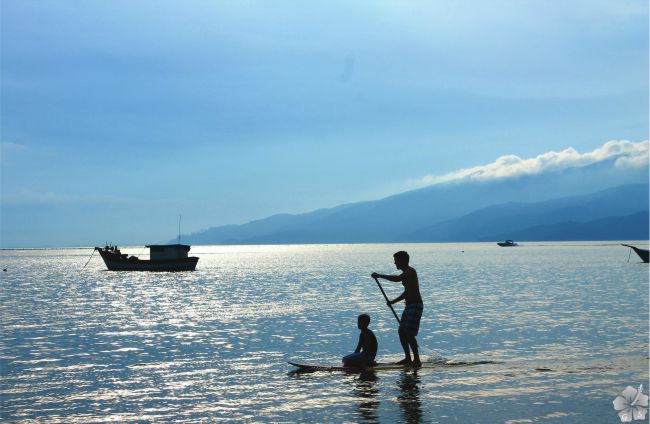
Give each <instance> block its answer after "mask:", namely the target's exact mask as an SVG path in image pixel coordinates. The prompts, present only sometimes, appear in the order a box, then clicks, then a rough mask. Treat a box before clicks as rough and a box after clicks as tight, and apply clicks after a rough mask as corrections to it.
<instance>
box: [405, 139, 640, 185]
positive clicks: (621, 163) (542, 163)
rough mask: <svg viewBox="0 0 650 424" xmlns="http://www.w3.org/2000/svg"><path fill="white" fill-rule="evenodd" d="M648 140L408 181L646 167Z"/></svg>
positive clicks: (503, 160) (505, 159)
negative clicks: (606, 165) (607, 164)
mask: <svg viewBox="0 0 650 424" xmlns="http://www.w3.org/2000/svg"><path fill="white" fill-rule="evenodd" d="M649 147H650V142H649V141H648V140H645V141H640V142H637V143H635V142H632V141H627V140H614V141H608V142H607V143H605V144H603V145H602V146H601V147H599V148H597V149H595V150H593V151H591V152H586V153H579V152H577V151H576V150H575V149H573V148H571V147H570V148H568V149H565V150H563V151H561V152H547V153H543V154H541V155H538V156H536V157H534V158H529V159H522V158H520V157H518V156H515V155H506V156H501V157H500V158H498V159H497V160H496V161H494V162H492V163H489V164H487V165H480V166H475V167H473V168H469V169H460V170H458V171H454V172H450V173H448V174H445V175H441V176H435V175H425V176H424V177H422V178H420V179H418V180H415V181H410V182H409V185H410V186H412V187H424V186H427V185H431V184H438V183H444V182H450V181H457V180H478V181H481V180H493V179H499V178H510V177H518V176H523V175H533V174H539V173H542V172H545V171H549V170H559V169H567V168H574V167H583V166H587V165H591V164H594V163H597V162H602V161H605V160H614V166H616V167H622V168H629V167H641V166H648V161H649V156H648V151H649Z"/></svg>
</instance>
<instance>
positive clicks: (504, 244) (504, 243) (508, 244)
mask: <svg viewBox="0 0 650 424" xmlns="http://www.w3.org/2000/svg"><path fill="white" fill-rule="evenodd" d="M497 244H498V245H499V246H501V247H512V246H519V245H518V244H517V243H515V242H514V241H512V240H506V241H500V242H497Z"/></svg>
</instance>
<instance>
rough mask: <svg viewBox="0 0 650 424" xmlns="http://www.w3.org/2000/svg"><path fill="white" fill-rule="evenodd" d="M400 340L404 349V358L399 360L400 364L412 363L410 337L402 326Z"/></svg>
mask: <svg viewBox="0 0 650 424" xmlns="http://www.w3.org/2000/svg"><path fill="white" fill-rule="evenodd" d="M399 342H400V343H401V344H402V349H404V359H402V360H401V361H399V362H398V364H399V365H404V364H410V363H411V352H410V351H409V337H408V335H407V334H406V331H405V330H404V329H403V328H402V327H400V329H399Z"/></svg>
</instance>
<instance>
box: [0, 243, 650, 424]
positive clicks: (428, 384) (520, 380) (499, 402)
mask: <svg viewBox="0 0 650 424" xmlns="http://www.w3.org/2000/svg"><path fill="white" fill-rule="evenodd" d="M571 244H572V245H574V244H575V243H571ZM140 249H141V248H134V249H132V250H133V251H132V252H131V251H129V249H124V251H125V253H129V254H132V253H133V254H135V253H137V252H138V250H140ZM402 249H405V250H408V251H409V253H411V257H412V261H413V265H414V266H415V267H416V268H417V270H418V273H419V275H420V279H421V290H422V294H423V297H424V300H425V303H426V308H425V311H426V312H425V316H424V317H423V319H422V323H421V328H420V335H419V337H418V341H419V342H420V345H421V350H422V352H421V353H422V356H423V357H428V356H440V355H441V356H444V357H446V358H449V359H452V360H455V361H477V360H486V361H493V362H494V363H491V364H481V365H477V366H466V367H438V368H430V369H421V370H418V371H413V370H406V371H399V370H396V371H383V372H377V373H375V374H367V375H366V374H363V375H358V374H345V373H312V374H300V375H295V374H290V375H289V374H287V371H288V370H289V369H290V367H289V366H288V365H287V364H286V362H287V361H289V360H293V361H299V362H317V363H338V362H339V361H340V358H341V356H343V354H345V353H347V352H348V350H349V348H350V346H351V345H352V346H354V345H355V343H356V341H357V337H358V332H357V331H356V328H355V327H354V323H356V317H357V315H358V314H359V313H362V312H365V313H368V314H370V315H371V317H372V328H373V331H374V332H375V334H376V335H377V338H378V340H379V352H378V358H379V359H380V360H382V361H394V360H398V359H400V358H401V353H400V352H401V347H400V345H399V340H398V338H397V336H396V328H395V320H394V318H393V316H392V314H391V312H390V310H389V309H388V308H387V307H386V305H385V301H384V300H383V298H382V296H381V293H379V291H378V289H377V287H376V284H375V283H374V281H373V280H372V279H371V278H370V277H369V272H370V271H378V272H382V273H390V272H393V266H392V253H393V252H394V251H396V250H402ZM461 251H462V252H463V253H461ZM193 253H194V254H196V255H198V256H200V257H201V260H200V261H199V266H198V268H197V271H196V272H190V273H120V272H108V271H105V270H104V265H103V263H102V262H101V261H100V260H99V259H98V258H95V259H97V260H93V261H91V262H90V263H89V265H88V266H87V267H86V269H84V270H83V271H82V270H81V269H82V267H83V265H84V264H85V262H86V261H87V259H88V257H89V255H90V250H84V249H79V250H46V251H0V260H1V261H2V264H1V265H2V266H1V267H2V268H7V270H8V271H7V272H3V273H2V274H0V331H1V332H2V334H1V336H2V337H1V338H0V370H1V373H2V379H1V380H0V400H1V402H0V414H1V416H2V418H3V420H6V421H12V422H28V421H47V422H62V423H74V422H79V423H88V422H107V421H127V422H152V421H175V422H197V421H201V420H204V421H219V422H368V423H372V422H385V423H393V422H404V423H411V422H427V423H429V422H430V423H436V422H441V423H447V422H488V423H489V422H530V421H532V422H563V423H574V422H585V423H587V422H602V421H603V420H605V421H606V422H610V421H611V422H616V420H617V419H618V418H617V416H616V414H615V411H614V410H613V408H612V404H611V402H612V400H613V398H614V397H615V396H616V395H618V394H619V393H620V391H621V390H622V389H624V388H625V386H627V385H633V386H635V385H638V384H640V383H643V382H646V381H647V380H648V340H647V323H648V266H647V265H644V264H639V263H633V262H630V263H627V262H626V260H627V254H628V252H627V250H625V249H624V248H621V250H619V249H618V248H617V247H592V246H583V247H579V246H578V247H576V246H569V245H562V244H557V245H555V246H551V247H529V248H527V247H522V248H521V249H500V248H498V247H496V246H492V245H488V244H465V245H454V244H444V245H425V244H422V245H407V246H404V245H399V246H392V245H367V246H364V245H357V246H348V245H345V246H238V247H230V246H220V247H202V246H198V247H194V248H193ZM384 288H385V290H386V291H387V293H388V295H389V296H390V297H396V296H397V295H398V294H399V292H400V286H399V285H398V284H395V285H391V284H386V285H385V287H384ZM398 306H399V307H401V306H400V305H398ZM398 309H399V308H398ZM398 313H399V311H398ZM603 417H605V418H603ZM609 418H611V420H610V419H609Z"/></svg>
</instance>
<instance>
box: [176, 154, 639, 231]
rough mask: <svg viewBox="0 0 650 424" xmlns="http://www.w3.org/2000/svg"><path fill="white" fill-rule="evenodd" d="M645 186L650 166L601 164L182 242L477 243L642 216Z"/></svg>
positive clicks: (443, 189)
mask: <svg viewBox="0 0 650 424" xmlns="http://www.w3.org/2000/svg"><path fill="white" fill-rule="evenodd" d="M647 181H648V168H647V167H646V168H642V169H641V170H638V171H633V172H630V171H623V170H620V169H617V167H615V166H614V165H613V163H611V162H600V163H598V164H595V165H592V166H587V167H583V168H570V169H565V170H561V171H557V172H547V173H545V174H542V175H530V176H524V177H518V178H508V179H498V180H491V181H475V180H470V181H454V182H449V183H444V184H435V185H431V186H429V187H425V188H423V189H419V190H413V191H409V192H406V193H401V194H398V195H394V196H390V197H387V198H384V199H380V200H376V201H367V202H359V203H351V204H346V205H341V206H337V207H334V208H329V209H320V210H316V211H314V212H309V213H304V214H297V215H289V214H279V215H274V216H271V217H268V218H265V219H260V220H256V221H252V222H249V223H246V224H242V225H226V226H220V227H213V228H210V229H207V230H205V231H201V232H198V233H195V234H191V235H184V236H183V241H184V242H187V243H191V244H291V243H373V242H411V241H413V242H415V241H480V240H484V239H486V238H487V237H500V235H501V234H504V233H507V232H510V231H512V232H514V231H518V230H523V229H525V228H529V227H534V226H544V225H553V224H557V223H560V222H575V223H585V222H588V221H590V220H592V221H593V220H598V219H604V218H609V217H620V216H625V215H632V214H635V213H637V212H641V211H647V210H648V184H647ZM585 193H593V194H585ZM488 230H489V231H488ZM508 238H515V236H514V235H513V236H510V237H508ZM621 238H624V237H621ZM494 240H497V239H494Z"/></svg>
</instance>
